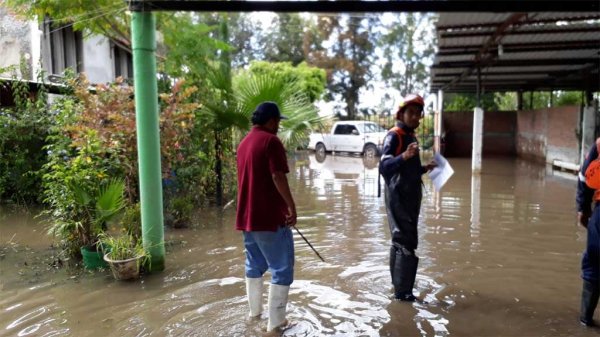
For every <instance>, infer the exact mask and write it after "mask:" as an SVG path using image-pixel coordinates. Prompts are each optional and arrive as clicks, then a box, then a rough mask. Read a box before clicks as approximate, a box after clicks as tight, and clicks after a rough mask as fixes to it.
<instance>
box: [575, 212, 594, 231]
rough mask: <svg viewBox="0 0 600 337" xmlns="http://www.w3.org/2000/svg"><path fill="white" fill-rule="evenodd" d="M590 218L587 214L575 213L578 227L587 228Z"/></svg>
mask: <svg viewBox="0 0 600 337" xmlns="http://www.w3.org/2000/svg"><path fill="white" fill-rule="evenodd" d="M590 216H591V215H590V214H589V213H588V212H577V221H579V224H580V225H582V226H583V227H585V228H587V226H588V222H589V221H590Z"/></svg>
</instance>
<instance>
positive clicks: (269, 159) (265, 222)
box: [235, 102, 296, 331]
mask: <svg viewBox="0 0 600 337" xmlns="http://www.w3.org/2000/svg"><path fill="white" fill-rule="evenodd" d="M285 118H286V117H285V116H282V115H281V113H280V111H279V108H278V107H277V104H275V103H273V102H263V103H261V104H259V105H258V106H257V107H256V111H254V113H253V114H252V124H253V127H252V130H251V131H250V132H249V133H248V134H247V135H246V137H244V139H243V140H242V142H241V143H240V145H239V147H238V149H237V171H238V200H237V217H236V223H235V228H236V229H237V230H240V231H242V233H243V237H244V247H245V249H246V268H245V269H246V293H247V295H248V304H249V305H250V317H260V315H261V313H262V286H263V281H262V276H263V274H264V273H265V272H266V271H267V270H270V271H271V286H270V288H269V302H268V308H269V321H268V325H267V330H268V331H273V330H276V329H279V328H281V327H284V326H285V325H287V320H286V319H285V310H286V306H287V300H288V292H289V289H290V284H292V282H293V280H294V240H293V237H292V231H291V229H290V226H294V225H295V224H296V205H295V203H294V199H293V198H292V193H291V192H290V187H289V185H288V181H287V177H286V173H288V172H289V168H288V165H287V158H286V154H285V149H284V147H283V144H282V143H281V141H280V140H279V138H277V131H278V130H279V122H280V120H281V119H285Z"/></svg>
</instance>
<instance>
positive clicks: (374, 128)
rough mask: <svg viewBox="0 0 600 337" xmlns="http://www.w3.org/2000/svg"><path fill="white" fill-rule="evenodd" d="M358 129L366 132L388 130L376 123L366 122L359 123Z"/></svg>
mask: <svg viewBox="0 0 600 337" xmlns="http://www.w3.org/2000/svg"><path fill="white" fill-rule="evenodd" d="M357 127H358V129H359V130H361V131H362V132H364V133H374V132H386V131H387V130H386V129H384V128H382V127H381V126H379V125H377V124H375V123H365V124H361V125H357Z"/></svg>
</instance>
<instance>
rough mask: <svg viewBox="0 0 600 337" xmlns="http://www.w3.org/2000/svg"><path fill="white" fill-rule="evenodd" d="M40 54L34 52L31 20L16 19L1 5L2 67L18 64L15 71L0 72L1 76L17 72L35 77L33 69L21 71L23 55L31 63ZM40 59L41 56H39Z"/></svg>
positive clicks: (28, 76)
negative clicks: (20, 65)
mask: <svg viewBox="0 0 600 337" xmlns="http://www.w3.org/2000/svg"><path fill="white" fill-rule="evenodd" d="M38 36H39V35H38ZM36 53H37V55H39V44H38V49H37V52H32V31H31V25H30V24H29V22H25V21H20V20H16V19H15V18H14V17H13V16H12V15H10V13H9V12H8V11H7V10H6V9H5V8H3V7H1V6H0V68H6V67H10V66H16V67H15V70H16V73H15V72H13V71H8V72H0V76H3V77H11V76H13V75H15V74H16V76H17V77H19V78H25V79H29V80H31V79H33V78H32V72H31V69H28V70H27V71H26V73H24V74H22V73H21V67H19V64H20V63H21V56H23V58H24V59H25V60H26V61H27V62H28V63H29V65H31V60H32V59H33V58H34V57H36ZM37 60H39V56H37ZM38 64H39V63H38Z"/></svg>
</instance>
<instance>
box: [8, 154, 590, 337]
mask: <svg viewBox="0 0 600 337" xmlns="http://www.w3.org/2000/svg"><path fill="white" fill-rule="evenodd" d="M450 163H451V165H452V166H453V168H454V170H455V174H454V176H453V177H452V178H451V179H450V180H449V182H448V183H447V184H446V186H444V188H443V189H442V192H440V193H434V191H433V188H432V185H431V182H430V181H429V180H428V179H427V178H425V187H424V189H425V193H424V198H423V206H422V212H421V218H420V223H419V236H420V245H419V248H418V250H417V255H419V256H420V258H421V260H420V264H419V270H418V275H417V282H416V286H415V287H416V294H417V295H418V296H419V297H422V298H424V299H425V300H426V301H427V302H428V303H426V304H420V303H414V304H411V303H398V302H393V301H391V300H390V295H391V289H392V287H391V282H390V276H389V271H388V252H389V233H388V230H387V222H386V218H385V206H384V204H383V198H378V197H377V168H376V166H377V163H376V162H373V161H370V160H365V159H363V158H361V157H349V156H332V155H328V156H327V157H325V158H319V160H316V158H315V156H314V155H313V154H311V155H306V154H299V155H297V157H296V160H295V161H293V162H292V163H291V170H292V172H291V174H290V175H289V178H290V184H291V186H292V190H293V193H294V196H295V198H296V202H297V205H298V213H299V219H298V228H299V229H300V231H302V233H303V234H304V236H305V237H307V238H308V240H310V241H311V243H312V244H313V246H314V247H315V248H316V249H317V250H318V251H319V252H320V254H321V255H322V256H323V257H324V258H325V261H326V262H321V261H319V260H318V258H317V257H316V255H315V254H314V253H313V252H312V251H311V250H310V248H309V247H308V246H307V245H306V244H305V243H304V242H303V241H302V239H301V238H300V236H299V235H298V234H297V233H295V235H294V236H295V243H296V272H295V281H294V283H293V284H292V286H291V290H290V296H289V304H288V318H289V319H290V320H291V321H293V322H294V323H295V325H294V326H293V327H292V328H290V329H289V330H287V331H286V332H285V334H284V335H285V336H596V335H597V334H598V332H597V331H596V330H593V329H588V328H584V327H582V326H580V325H579V323H578V319H577V317H578V314H579V300H580V292H581V279H580V277H579V273H580V269H579V267H580V257H581V252H582V250H583V248H584V245H585V231H584V229H582V228H580V227H578V226H577V225H576V220H575V215H574V214H575V205H574V195H575V180H574V176H573V175H572V174H567V173H560V172H554V171H552V170H550V169H548V168H546V167H545V166H543V165H542V166H540V165H537V164H532V163H529V162H526V161H521V160H516V159H487V158H485V159H484V161H483V173H482V174H481V175H480V176H474V177H473V176H472V175H471V171H470V161H469V160H468V159H454V158H450ZM33 215H35V212H34V211H31V212H30V213H24V212H14V211H9V210H7V209H3V210H0V275H1V276H0V336H77V337H80V336H260V335H261V331H262V330H261V329H263V328H264V326H265V325H266V319H265V318H264V317H263V319H262V320H261V321H258V322H256V321H248V320H247V319H246V316H247V304H246V298H245V285H244V252H243V247H242V240H241V235H240V233H238V232H236V231H235V230H234V229H233V222H234V215H235V211H234V207H231V208H228V209H226V210H225V211H223V212H220V211H217V210H202V211H199V212H198V214H197V216H196V217H195V220H194V223H193V225H192V226H190V228H187V229H170V228H169V229H166V232H165V238H166V241H167V256H166V269H165V270H164V271H163V272H161V273H156V274H152V275H145V276H143V277H142V278H141V279H140V280H139V281H134V282H119V281H114V280H113V278H112V276H111V275H110V272H109V271H99V272H95V273H91V272H81V271H79V270H77V269H73V268H66V267H61V268H55V267H54V266H53V264H54V265H56V261H58V260H57V258H56V257H55V255H56V251H55V250H53V249H52V247H51V240H50V238H49V237H48V236H47V235H46V233H45V227H44V225H43V224H40V223H39V220H38V219H36V218H34V217H33ZM268 279H269V275H268V274H267V277H266V280H268ZM265 302H266V294H265ZM596 317H598V315H596Z"/></svg>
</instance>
